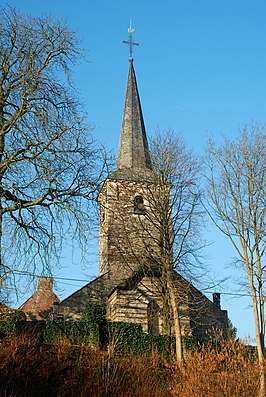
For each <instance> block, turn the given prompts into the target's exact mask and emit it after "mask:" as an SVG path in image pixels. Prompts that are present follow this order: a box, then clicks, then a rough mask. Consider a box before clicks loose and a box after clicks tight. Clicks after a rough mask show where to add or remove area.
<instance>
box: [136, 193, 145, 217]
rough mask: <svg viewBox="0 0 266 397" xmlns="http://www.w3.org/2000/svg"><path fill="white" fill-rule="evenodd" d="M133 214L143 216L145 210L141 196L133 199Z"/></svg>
mask: <svg viewBox="0 0 266 397" xmlns="http://www.w3.org/2000/svg"><path fill="white" fill-rule="evenodd" d="M134 214H137V215H145V214H146V208H145V205H144V200H143V197H142V196H135V198H134Z"/></svg>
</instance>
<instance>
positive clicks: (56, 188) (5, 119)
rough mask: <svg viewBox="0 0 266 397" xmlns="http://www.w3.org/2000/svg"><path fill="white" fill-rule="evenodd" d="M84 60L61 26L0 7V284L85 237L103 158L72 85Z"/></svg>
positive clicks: (44, 266)
mask: <svg viewBox="0 0 266 397" xmlns="http://www.w3.org/2000/svg"><path fill="white" fill-rule="evenodd" d="M82 56H83V54H82V51H81V50H80V48H79V45H78V42H77V39H76V37H75V34H74V33H73V32H71V31H70V30H69V29H68V27H67V26H66V25H65V24H64V23H63V22H61V21H59V20H56V19H54V18H52V17H51V16H41V17H36V18H35V17H31V16H29V15H22V14H20V13H18V12H17V11H16V10H15V9H13V8H9V7H8V8H6V9H5V8H0V276H1V280H2V279H4V278H5V276H7V275H8V274H11V273H12V271H13V270H14V269H16V270H20V271H21V270H27V271H34V269H36V268H35V267H36V265H37V264H39V265H40V264H41V265H42V269H43V270H44V271H48V270H49V269H50V267H49V266H50V261H51V258H52V257H53V258H54V259H55V258H58V257H59V256H60V248H61V243H62V239H63V238H65V237H66V236H68V237H69V238H71V236H74V237H75V238H79V240H80V241H81V242H82V243H84V241H85V240H86V230H88V228H89V227H90V225H91V213H92V212H91V203H92V200H93V199H94V196H95V194H96V192H97V190H98V187H99V184H100V182H101V180H102V177H103V175H102V173H103V170H104V166H103V164H104V165H105V160H106V159H105V154H104V151H103V150H102V149H101V148H100V147H99V145H97V144H96V142H95V141H94V139H93V137H92V134H91V132H90V128H88V127H87V126H86V123H85V115H84V112H83V110H82V106H81V104H80V102H79V99H78V95H77V92H76V90H75V89H74V88H73V84H72V80H71V69H70V67H71V66H74V65H75V63H76V61H77V60H78V59H80V58H81V57H82Z"/></svg>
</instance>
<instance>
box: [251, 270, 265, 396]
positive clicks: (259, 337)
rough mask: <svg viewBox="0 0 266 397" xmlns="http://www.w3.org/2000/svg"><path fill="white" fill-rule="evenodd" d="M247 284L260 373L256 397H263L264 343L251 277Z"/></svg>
mask: <svg viewBox="0 0 266 397" xmlns="http://www.w3.org/2000/svg"><path fill="white" fill-rule="evenodd" d="M249 283H250V289H251V295H252V304H253V314H254V320H255V331H256V343H257V352H258V362H259V373H260V379H259V380H260V387H259V394H258V397H265V396H266V380H265V351H264V343H262V335H261V330H260V318H259V311H258V306H257V298H256V291H255V288H254V285H253V282H252V277H251V275H249ZM263 340H264V339H263Z"/></svg>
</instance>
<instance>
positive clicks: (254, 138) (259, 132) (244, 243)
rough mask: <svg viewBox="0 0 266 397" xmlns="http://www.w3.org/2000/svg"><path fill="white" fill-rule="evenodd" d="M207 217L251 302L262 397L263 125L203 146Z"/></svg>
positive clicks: (265, 169) (265, 182)
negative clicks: (233, 257) (229, 247)
mask: <svg viewBox="0 0 266 397" xmlns="http://www.w3.org/2000/svg"><path fill="white" fill-rule="evenodd" d="M207 166H208V170H209V172H208V174H207V182H208V184H207V192H208V196H209V214H210V216H211V218H212V220H213V222H214V223H215V225H216V226H217V227H218V228H219V230H220V231H221V232H222V233H224V234H225V235H226V236H227V237H228V239H229V240H230V241H231V243H232V244H233V247H234V248H235V250H236V253H237V255H238V264H240V266H241V267H242V268H243V269H244V270H245V272H246V276H247V278H246V280H245V281H247V284H248V286H249V291H250V295H251V298H252V305H253V313H254V323H255V330H256V342H257V349H258V358H259V363H260V366H261V379H260V385H261V387H260V396H261V397H262V396H265V394H266V393H265V392H266V390H265V375H264V364H265V345H264V341H265V275H266V273H265V270H266V263H265V252H266V222H265V220H266V218H265V214H266V211H265V209H266V199H265V197H266V196H265V194H266V135H265V127H264V126H251V127H250V128H244V129H242V130H241V134H240V136H239V138H238V139H237V140H236V141H231V140H225V142H224V143H223V144H221V145H216V144H215V143H214V142H213V141H210V142H209V145H208V152H207Z"/></svg>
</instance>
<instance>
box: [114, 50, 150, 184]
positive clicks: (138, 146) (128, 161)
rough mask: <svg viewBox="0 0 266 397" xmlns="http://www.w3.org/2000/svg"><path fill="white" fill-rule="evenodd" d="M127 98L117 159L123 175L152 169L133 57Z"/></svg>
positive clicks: (118, 172) (119, 169)
mask: <svg viewBox="0 0 266 397" xmlns="http://www.w3.org/2000/svg"><path fill="white" fill-rule="evenodd" d="M129 62H130V63H129V72H128V80H127V89H126V98H125V105H124V112H123V121H122V129H121V134H120V142H119V149H118V159H117V172H116V173H115V174H117V175H120V176H122V175H123V173H124V172H126V173H127V177H128V175H131V173H130V172H129V171H134V173H135V172H137V171H139V170H143V169H144V170H151V169H152V165H151V158H150V153H149V147H148V141H147V135H146V131H145V126H144V120H143V115H142V110H141V104H140V98H139V92H138V87H137V81H136V75H135V71H134V67H133V58H130V59H129Z"/></svg>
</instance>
